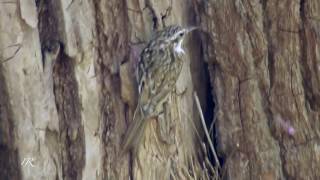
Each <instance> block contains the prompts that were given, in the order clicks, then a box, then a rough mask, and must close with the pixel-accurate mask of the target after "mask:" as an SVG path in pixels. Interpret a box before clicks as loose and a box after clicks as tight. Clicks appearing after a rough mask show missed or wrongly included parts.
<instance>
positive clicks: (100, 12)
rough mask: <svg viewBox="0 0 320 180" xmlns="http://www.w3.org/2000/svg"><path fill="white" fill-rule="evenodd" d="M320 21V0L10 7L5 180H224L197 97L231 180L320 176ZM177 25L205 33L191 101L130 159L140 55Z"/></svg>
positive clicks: (121, 0) (152, 130) (3, 112)
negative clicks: (158, 34) (127, 137)
mask: <svg viewBox="0 0 320 180" xmlns="http://www.w3.org/2000/svg"><path fill="white" fill-rule="evenodd" d="M319 16H320V3H319V2H318V1H317V0H309V1H305V0H300V1H292V0H282V1H277V0H261V1H258V0H250V1H243V0H235V1H234V0H187V1H183V0H172V1H171V0H166V1H156V0H94V1H88V0H70V1H59V0H57V1H54V0H36V1H25V0H13V1H5V2H0V58H1V59H0V179H43V178H46V179H128V178H129V177H131V178H134V179H169V178H170V177H172V178H177V179H195V178H199V179H213V178H214V177H216V176H215V175H216V174H214V173H215V171H217V170H208V169H210V167H211V164H215V162H214V160H213V158H211V151H210V150H209V148H202V145H203V142H202V141H207V140H206V138H204V133H203V129H202V127H201V126H200V119H199V113H198V111H197V109H196V105H195V102H194V100H193V92H197V94H198V95H199V97H200V100H201V106H202V109H203V112H204V114H205V117H206V120H207V123H208V127H210V125H211V124H212V122H213V121H214V122H215V124H214V126H213V131H211V133H212V134H213V136H212V137H211V138H212V140H213V141H214V142H215V148H216V149H217V151H218V156H219V158H220V160H221V162H220V163H221V164H222V166H223V167H222V169H220V170H218V171H217V172H218V173H219V175H220V178H221V177H222V178H225V179H320V171H319V169H320V148H319V147H320V146H319V134H320V123H319V122H320V121H319V117H320V115H319V113H320V90H319V89H320V80H319V77H320V76H319V75H320V60H319V50H320V49H319V47H318V46H319V45H318V43H319V36H320V33H319ZM171 24H180V25H182V26H191V25H192V26H199V27H200V29H201V30H199V31H196V32H194V33H192V35H191V36H190V37H188V39H187V41H186V42H185V50H186V52H187V53H186V55H185V57H184V58H185V63H184V67H183V70H182V73H181V75H180V77H179V80H178V82H177V92H178V94H179V93H181V92H184V91H185V93H183V94H181V95H177V94H174V93H173V94H172V95H171V101H170V104H169V106H170V109H171V111H170V112H171V113H172V116H171V118H170V119H166V121H165V122H159V121H158V120H157V119H151V120H149V123H148V125H147V130H146V132H145V138H144V139H143V141H142V143H141V145H140V146H139V148H138V152H137V153H133V154H125V156H123V157H120V156H119V151H120V150H121V148H122V147H121V146H120V144H121V141H122V138H123V134H124V133H125V132H126V129H127V127H128V124H129V123H131V121H132V116H133V112H134V110H135V106H136V103H137V102H136V101H137V87H136V86H137V85H136V82H135V79H134V73H133V72H134V68H135V64H136V63H137V61H138V56H139V52H140V50H141V48H142V47H143V46H144V45H145V43H146V42H148V40H149V39H150V38H151V36H152V34H153V33H154V32H155V31H156V30H160V29H162V28H163V27H165V26H168V25H171ZM160 123H163V124H162V125H164V126H160ZM160 127H165V128H164V129H161V128H160ZM290 128H291V129H290ZM159 132H160V133H165V134H166V136H167V137H168V138H169V139H171V140H172V143H169V144H168V143H164V142H162V141H161V140H160V138H159ZM204 150H207V151H208V152H207V153H208V154H209V155H208V154H207V153H206V152H204ZM26 158H33V163H34V165H35V167H28V166H24V165H22V164H21V163H22V162H23V160H25V159H26ZM208 158H209V159H212V161H211V162H208V161H209V159H208ZM139 161H140V164H139ZM215 165H216V164H215ZM208 171H209V173H208ZM209 176H210V177H209Z"/></svg>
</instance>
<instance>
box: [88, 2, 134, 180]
mask: <svg viewBox="0 0 320 180" xmlns="http://www.w3.org/2000/svg"><path fill="white" fill-rule="evenodd" d="M94 7H95V13H96V14H95V18H96V25H97V27H96V29H97V40H98V48H97V51H98V59H97V62H96V64H95V69H96V74H97V78H98V82H99V84H100V85H101V89H100V98H99V100H100V107H101V116H102V117H101V122H100V138H101V142H102V146H101V148H102V152H103V153H102V158H103V160H102V162H103V165H102V167H103V169H102V179H125V178H128V167H124V172H123V170H122V169H120V167H119V164H120V163H117V162H118V161H119V160H120V159H119V158H120V157H119V158H118V157H117V155H118V153H117V152H118V151H119V148H121V147H119V144H120V137H121V132H122V131H123V129H124V126H122V127H121V126H120V125H121V124H122V125H123V124H124V122H125V114H126V112H125V109H126V108H125V102H123V100H122V99H121V94H120V92H121V90H120V88H121V87H120V83H119V82H120V76H119V71H120V64H121V63H122V62H125V61H127V58H128V56H127V54H128V49H129V47H128V34H129V33H128V32H129V30H128V29H129V24H128V22H129V21H128V15H127V9H126V1H125V0H108V1H104V0H95V1H94ZM122 88H126V87H122ZM127 110H129V109H127ZM131 111H132V110H131ZM127 118H130V119H131V118H132V117H127Z"/></svg>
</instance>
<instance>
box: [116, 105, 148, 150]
mask: <svg viewBox="0 0 320 180" xmlns="http://www.w3.org/2000/svg"><path fill="white" fill-rule="evenodd" d="M146 125H147V122H146V119H145V118H144V117H143V115H142V114H141V111H140V109H139V108H137V109H136V111H135V113H134V115H133V121H132V122H131V123H130V125H129V128H128V130H127V132H126V134H125V136H124V140H123V142H122V144H121V148H122V153H121V154H124V153H126V152H128V151H129V150H130V149H133V150H136V149H135V148H137V147H138V146H139V144H140V142H141V139H142V138H143V135H144V132H145V129H146Z"/></svg>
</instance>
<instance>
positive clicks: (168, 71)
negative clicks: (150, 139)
mask: <svg viewBox="0 0 320 180" xmlns="http://www.w3.org/2000/svg"><path fill="white" fill-rule="evenodd" d="M195 29H197V28H196V27H189V28H183V27H181V26H178V25H172V26H168V27H166V28H164V29H163V30H161V31H158V32H157V33H155V35H154V36H153V38H151V40H150V41H149V43H148V44H147V46H146V47H145V48H144V49H143V50H142V52H141V54H140V58H139V62H138V66H137V68H136V74H135V75H136V80H137V83H138V92H139V97H138V104H137V107H136V109H135V112H134V115H133V121H132V122H131V123H130V125H129V127H128V129H127V131H126V133H125V136H124V139H123V141H122V144H121V146H120V147H121V148H122V150H121V151H122V152H121V153H120V154H123V153H126V152H128V151H129V150H130V149H132V150H133V151H134V152H136V151H137V147H138V146H139V144H140V142H141V139H142V138H143V136H144V132H145V129H146V125H147V121H148V120H149V119H157V120H158V122H159V121H165V120H166V116H167V114H168V113H167V112H166V108H165V107H164V106H167V105H168V103H167V101H168V97H169V95H170V94H171V93H172V92H174V91H175V88H176V82H177V79H178V77H179V75H180V73H181V70H182V66H183V55H184V54H185V51H184V49H183V40H184V38H185V37H186V35H187V34H188V33H189V32H191V31H193V30H195ZM164 123H165V122H164ZM159 124H162V123H159ZM160 139H161V140H163V141H164V142H168V141H169V140H167V138H165V137H163V136H162V135H161V133H160Z"/></svg>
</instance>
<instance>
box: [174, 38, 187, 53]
mask: <svg viewBox="0 0 320 180" xmlns="http://www.w3.org/2000/svg"><path fill="white" fill-rule="evenodd" d="M174 51H175V52H176V53H177V54H178V55H182V54H185V52H184V50H183V48H182V40H181V41H180V42H178V44H177V45H176V46H175V47H174Z"/></svg>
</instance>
